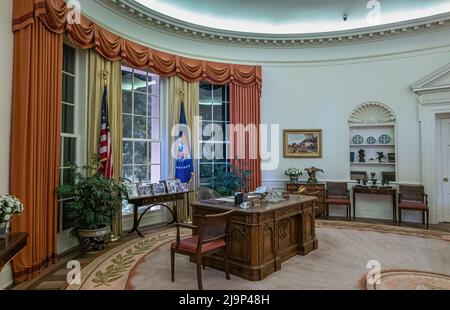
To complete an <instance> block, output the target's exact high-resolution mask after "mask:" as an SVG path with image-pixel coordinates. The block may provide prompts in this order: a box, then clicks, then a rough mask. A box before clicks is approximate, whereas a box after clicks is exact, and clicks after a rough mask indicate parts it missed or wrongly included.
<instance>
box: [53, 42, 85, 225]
mask: <svg viewBox="0 0 450 310" xmlns="http://www.w3.org/2000/svg"><path fill="white" fill-rule="evenodd" d="M62 74H63V76H62V80H63V85H62V124H61V125H62V127H61V164H60V183H61V184H67V183H68V182H70V179H71V175H70V169H69V168H70V164H71V163H76V161H77V143H78V140H79V138H80V135H79V133H78V128H77V127H78V126H77V124H76V111H77V106H76V100H75V99H76V98H75V80H76V78H77V77H76V70H75V49H74V48H72V47H70V46H68V45H64V50H63V73H62ZM69 200H70V199H64V200H61V201H60V208H59V222H58V231H65V230H67V229H70V228H71V226H72V223H71V222H70V221H69V220H68V218H67V211H66V205H67V202H68V201H69Z"/></svg>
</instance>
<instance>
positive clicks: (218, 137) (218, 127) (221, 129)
mask: <svg viewBox="0 0 450 310" xmlns="http://www.w3.org/2000/svg"><path fill="white" fill-rule="evenodd" d="M213 130H214V141H221V142H222V141H225V135H226V132H225V130H226V124H225V123H213Z"/></svg>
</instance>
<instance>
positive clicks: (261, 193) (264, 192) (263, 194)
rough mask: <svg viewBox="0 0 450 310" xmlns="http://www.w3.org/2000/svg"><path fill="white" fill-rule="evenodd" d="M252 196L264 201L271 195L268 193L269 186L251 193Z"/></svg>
mask: <svg viewBox="0 0 450 310" xmlns="http://www.w3.org/2000/svg"><path fill="white" fill-rule="evenodd" d="M249 194H250V195H255V196H258V197H259V198H260V199H263V198H265V197H266V196H267V194H269V192H268V191H267V186H261V187H258V188H257V189H256V190H255V191H254V192H251V193H249Z"/></svg>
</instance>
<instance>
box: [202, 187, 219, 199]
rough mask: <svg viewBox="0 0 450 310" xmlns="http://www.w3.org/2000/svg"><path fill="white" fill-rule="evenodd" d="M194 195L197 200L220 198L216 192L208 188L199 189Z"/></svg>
mask: <svg viewBox="0 0 450 310" xmlns="http://www.w3.org/2000/svg"><path fill="white" fill-rule="evenodd" d="M196 193H197V199H198V200H208V199H214V198H220V197H222V196H221V195H220V194H219V193H218V192H216V191H215V190H213V189H211V188H208V187H200V188H199V189H198V190H197V191H196Z"/></svg>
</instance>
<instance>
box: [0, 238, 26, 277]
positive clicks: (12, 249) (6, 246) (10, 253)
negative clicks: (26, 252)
mask: <svg viewBox="0 0 450 310" xmlns="http://www.w3.org/2000/svg"><path fill="white" fill-rule="evenodd" d="M27 239H28V233H26V232H19V233H10V234H6V235H4V236H0V271H1V270H2V269H3V267H4V266H5V265H6V264H7V263H8V262H9V261H10V260H11V259H13V258H14V256H16V255H17V253H19V252H20V251H21V250H22V249H23V248H24V247H25V246H26V245H27Z"/></svg>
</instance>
